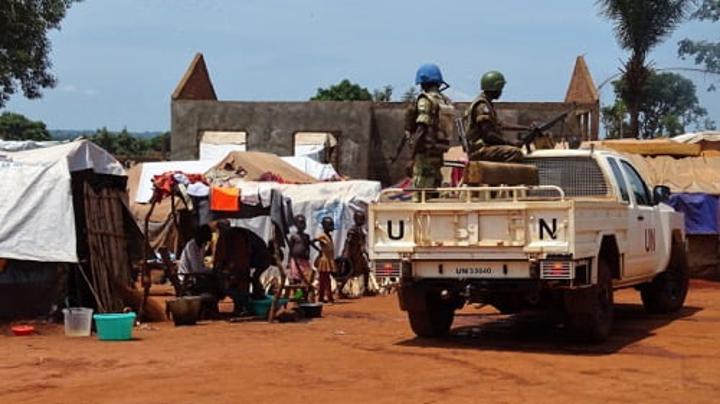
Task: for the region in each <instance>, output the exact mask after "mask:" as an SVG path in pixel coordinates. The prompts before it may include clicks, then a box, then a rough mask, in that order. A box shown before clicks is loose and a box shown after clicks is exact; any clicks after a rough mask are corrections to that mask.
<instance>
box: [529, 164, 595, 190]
mask: <svg viewBox="0 0 720 404" xmlns="http://www.w3.org/2000/svg"><path fill="white" fill-rule="evenodd" d="M526 161H527V162H528V163H530V164H532V165H534V166H536V167H537V168H538V171H539V176H540V185H557V186H559V187H560V188H562V189H563V191H565V195H566V196H569V197H577V196H606V195H607V194H608V186H607V183H606V181H605V176H604V175H603V172H602V170H601V169H600V167H599V166H598V164H597V162H596V161H595V159H593V158H589V157H534V158H529V159H527V160H526Z"/></svg>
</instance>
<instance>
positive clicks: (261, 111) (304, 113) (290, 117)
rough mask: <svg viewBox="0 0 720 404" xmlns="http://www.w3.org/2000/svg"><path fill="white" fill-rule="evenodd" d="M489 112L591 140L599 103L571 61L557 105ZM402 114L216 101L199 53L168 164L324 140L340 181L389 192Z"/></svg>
mask: <svg viewBox="0 0 720 404" xmlns="http://www.w3.org/2000/svg"><path fill="white" fill-rule="evenodd" d="M496 105H497V108H498V113H499V115H500V116H501V118H502V119H503V120H504V121H506V122H512V123H516V124H526V125H529V124H531V123H533V122H543V121H546V120H548V119H550V118H552V117H553V116H556V115H557V114H559V113H561V112H564V111H567V110H568V109H570V108H573V111H574V112H573V113H572V114H570V115H569V116H568V118H567V119H566V120H565V122H564V123H563V124H560V125H558V126H556V128H555V129H554V131H553V134H554V135H555V136H556V137H560V138H564V137H577V138H580V139H581V140H596V139H597V138H598V131H599V117H600V101H599V97H598V91H597V88H596V87H595V84H594V83H593V80H592V77H591V76H590V72H589V70H588V67H587V65H586V64H585V60H584V58H583V57H582V56H579V57H578V58H577V61H576V63H575V68H574V70H573V73H572V76H571V80H570V85H569V86H568V90H567V94H566V97H565V99H564V100H563V101H557V102H498V103H497V104H496ZM406 106H407V105H406V104H405V103H402V102H372V101H337V102H336V101H295V102H255V101H220V100H218V99H217V96H216V93H215V89H214V87H213V84H212V81H211V80H210V74H209V73H208V70H207V67H206V65H205V61H204V59H203V56H202V54H200V53H198V54H197V55H195V57H194V59H193V60H192V62H191V63H190V66H189V67H188V69H187V71H186V72H185V74H184V76H183V77H182V79H181V80H180V82H179V83H178V85H177V88H176V89H175V91H174V92H173V94H172V100H171V115H172V117H171V120H172V123H171V131H172V135H171V158H172V159H174V160H187V159H197V158H199V157H200V154H201V150H204V151H203V154H204V155H205V156H203V157H206V156H207V155H208V154H207V153H208V152H207V150H212V149H213V147H217V146H218V145H222V146H223V147H225V146H227V145H229V144H230V145H235V146H234V148H235V149H236V150H248V151H263V152H269V153H274V154H277V155H280V156H291V155H294V152H295V150H296V149H297V148H298V147H302V146H306V147H308V146H313V144H312V143H311V141H310V140H308V139H325V140H320V142H327V144H326V146H327V148H326V152H325V154H324V155H323V156H322V157H321V158H322V159H324V160H326V161H325V162H328V163H332V164H333V165H334V167H335V168H336V170H337V171H338V172H339V173H340V174H342V175H345V176H348V177H351V178H368V179H374V180H379V181H381V182H382V183H383V184H385V185H388V184H392V183H394V182H396V181H398V180H400V179H402V178H403V177H404V176H405V164H406V162H407V161H408V159H409V158H410V155H409V151H408V150H406V151H405V152H404V155H402V156H401V158H400V159H399V160H398V161H397V162H395V164H391V163H390V158H391V156H393V155H394V153H395V149H396V147H397V145H398V143H399V142H400V139H401V137H402V136H403V122H404V114H405V109H406ZM467 106H468V103H467V102H458V103H456V107H457V108H458V111H464V110H465V108H467ZM323 136H324V137H323ZM315 141H316V142H317V141H318V140H315ZM454 141H455V142H456V143H457V139H454ZM308 142H310V143H308ZM211 154H212V153H211Z"/></svg>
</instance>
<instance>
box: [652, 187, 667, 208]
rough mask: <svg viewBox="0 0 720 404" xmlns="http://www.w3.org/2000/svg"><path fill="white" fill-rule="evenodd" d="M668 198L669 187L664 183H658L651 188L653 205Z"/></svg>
mask: <svg viewBox="0 0 720 404" xmlns="http://www.w3.org/2000/svg"><path fill="white" fill-rule="evenodd" d="M669 199H670V188H669V187H667V186H665V185H658V186H656V187H655V188H653V202H654V203H655V205H657V204H659V203H663V202H667V201H668V200H669Z"/></svg>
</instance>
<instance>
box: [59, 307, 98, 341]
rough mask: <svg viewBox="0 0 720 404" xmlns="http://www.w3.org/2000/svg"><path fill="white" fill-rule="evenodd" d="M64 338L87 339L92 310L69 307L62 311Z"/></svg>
mask: <svg viewBox="0 0 720 404" xmlns="http://www.w3.org/2000/svg"><path fill="white" fill-rule="evenodd" d="M62 312H63V318H64V323H65V336H67V337H89V336H90V326H91V325H92V313H93V309H88V308H86V307H69V308H67V309H63V311H62Z"/></svg>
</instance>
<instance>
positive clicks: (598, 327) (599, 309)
mask: <svg viewBox="0 0 720 404" xmlns="http://www.w3.org/2000/svg"><path fill="white" fill-rule="evenodd" d="M597 278H598V279H597V284H596V285H594V286H593V287H591V288H589V289H586V290H583V291H582V293H583V294H586V295H585V296H583V299H582V301H583V303H584V307H583V308H582V309H581V310H577V311H576V310H570V311H569V312H568V317H567V318H568V321H567V326H568V328H569V330H570V332H571V334H572V336H574V337H575V338H577V339H578V340H581V341H583V342H591V343H600V342H603V341H605V340H606V339H607V337H608V335H610V330H611V329H612V322H613V316H614V308H613V306H614V299H613V287H612V274H611V272H610V265H609V264H608V262H607V260H606V259H603V258H602V257H601V258H600V259H599V260H598V276H597Z"/></svg>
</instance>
